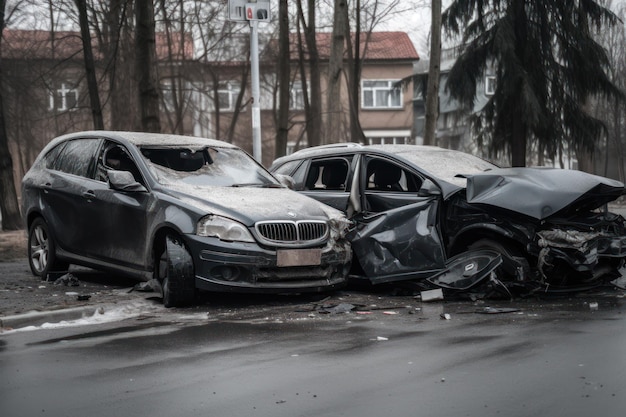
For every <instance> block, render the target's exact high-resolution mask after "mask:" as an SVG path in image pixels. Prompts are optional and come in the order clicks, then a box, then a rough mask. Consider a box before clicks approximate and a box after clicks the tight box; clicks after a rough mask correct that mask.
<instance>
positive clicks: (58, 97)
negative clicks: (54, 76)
mask: <svg viewBox="0 0 626 417" xmlns="http://www.w3.org/2000/svg"><path fill="white" fill-rule="evenodd" d="M77 105H78V89H76V88H75V87H74V86H72V85H70V84H69V83H61V84H60V85H59V86H58V88H56V89H53V90H50V91H49V93H48V110H50V111H52V110H56V111H67V110H70V109H74V108H76V107H77Z"/></svg>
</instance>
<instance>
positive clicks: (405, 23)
mask: <svg viewBox="0 0 626 417" xmlns="http://www.w3.org/2000/svg"><path fill="white" fill-rule="evenodd" d="M451 2H452V0H443V5H444V7H443V8H444V10H445V8H446V7H447V6H448V5H449V4H450V3H451ZM423 3H425V5H421V6H420V4H422V3H420V2H417V3H416V4H417V6H416V7H415V10H414V12H411V13H403V18H402V19H397V20H396V19H394V20H393V21H390V22H387V23H385V25H384V29H385V30H400V31H403V32H407V33H408V34H409V36H410V37H411V40H412V41H413V45H415V49H417V53H418V54H419V56H420V57H421V58H428V54H429V48H430V45H429V42H430V36H429V35H430V16H431V11H430V7H428V5H429V4H430V0H428V1H425V2H423ZM607 3H608V4H611V5H612V6H611V9H612V10H613V11H617V10H618V9H619V8H622V7H626V0H609V1H607ZM623 23H624V24H626V21H624V22H623Z"/></svg>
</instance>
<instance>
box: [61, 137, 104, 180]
mask: <svg viewBox="0 0 626 417" xmlns="http://www.w3.org/2000/svg"><path fill="white" fill-rule="evenodd" d="M100 143H101V141H100V140H94V139H74V140H71V141H69V142H67V143H66V145H65V146H64V147H63V149H62V150H61V151H60V152H59V154H58V156H57V158H56V159H55V161H54V162H53V164H52V167H51V169H54V170H57V171H62V172H66V173H68V174H74V175H79V176H81V177H86V178H93V174H92V173H93V167H94V165H95V164H94V159H95V158H94V156H95V154H96V150H97V149H98V147H99V146H100Z"/></svg>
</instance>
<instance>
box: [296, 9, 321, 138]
mask: <svg viewBox="0 0 626 417" xmlns="http://www.w3.org/2000/svg"><path fill="white" fill-rule="evenodd" d="M315 3H316V1H315V0H308V13H309V14H308V23H307V24H305V22H304V17H303V16H302V5H301V2H300V1H298V5H299V11H300V15H301V22H302V24H303V25H304V37H305V40H306V47H307V51H308V54H309V56H308V58H309V86H310V91H309V89H307V88H306V78H305V77H302V89H303V92H304V93H305V94H307V95H308V98H309V99H308V100H305V110H306V136H307V142H308V144H309V146H317V145H320V144H321V143H322V85H321V77H322V72H321V70H320V56H319V52H318V50H317V39H316V37H315V33H316V32H315V28H316V24H317V23H316V20H317V13H316V10H315ZM301 59H302V57H301ZM305 97H306V96H305Z"/></svg>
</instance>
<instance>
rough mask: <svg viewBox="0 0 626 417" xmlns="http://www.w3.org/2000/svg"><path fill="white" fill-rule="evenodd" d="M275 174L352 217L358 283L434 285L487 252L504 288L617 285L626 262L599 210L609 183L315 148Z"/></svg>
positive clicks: (438, 158) (572, 174)
mask: <svg viewBox="0 0 626 417" xmlns="http://www.w3.org/2000/svg"><path fill="white" fill-rule="evenodd" d="M270 171H272V172H274V173H277V174H285V175H290V176H291V177H293V179H294V183H295V189H296V190H297V191H300V192H302V193H303V194H306V195H308V196H310V197H313V198H315V199H317V200H319V201H321V202H323V203H326V204H328V205H330V206H332V207H335V208H337V209H339V210H342V211H344V212H346V213H347V214H348V215H349V217H350V218H351V219H352V220H353V221H354V222H355V223H356V228H355V230H354V231H353V232H352V233H351V234H350V235H349V238H350V239H351V243H352V247H353V250H354V254H355V258H356V259H355V260H354V262H353V270H352V274H355V275H357V276H363V277H367V278H369V280H370V281H372V282H374V283H376V282H385V281H390V280H398V279H403V278H406V277H409V278H418V279H419V278H424V277H431V276H432V275H433V271H438V270H440V269H441V268H443V266H444V265H445V264H446V263H447V262H449V259H450V258H452V259H455V258H454V257H459V256H461V257H463V256H464V254H468V251H474V250H491V251H496V252H497V253H499V254H500V255H501V257H502V265H501V266H500V267H499V269H498V278H497V279H498V280H500V281H506V282H507V283H508V287H509V288H511V287H515V286H516V285H519V286H521V287H524V286H525V284H526V283H531V282H532V283H533V285H534V286H535V287H536V284H537V283H539V284H540V286H541V288H542V290H546V289H561V288H568V289H572V288H574V287H588V286H589V285H594V284H596V283H598V282H602V281H603V280H612V279H615V278H617V277H619V276H620V274H619V272H618V270H619V268H620V267H621V266H622V265H623V263H624V258H626V227H625V222H624V219H623V218H622V217H621V216H619V215H617V214H613V213H609V212H607V211H606V210H605V209H603V207H605V206H606V204H607V203H608V202H610V201H613V200H615V199H617V198H618V197H619V196H621V195H622V194H624V185H623V184H622V183H621V182H618V181H614V180H611V179H608V178H603V177H599V176H594V175H590V174H586V173H583V172H579V171H572V170H561V169H549V168H508V169H502V168H498V167H497V166H495V165H493V164H491V163H488V162H486V161H484V160H482V159H480V158H476V157H474V156H472V155H469V154H466V153H462V152H458V151H452V150H447V149H441V148H437V147H424V146H414V145H373V146H360V145H358V144H336V145H328V146H323V147H317V148H308V149H304V150H302V151H299V152H296V153H294V154H293V155H290V156H287V157H282V158H279V159H277V160H276V161H275V162H274V164H273V165H272V167H271V168H270ZM528 287H530V286H527V288H528Z"/></svg>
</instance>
